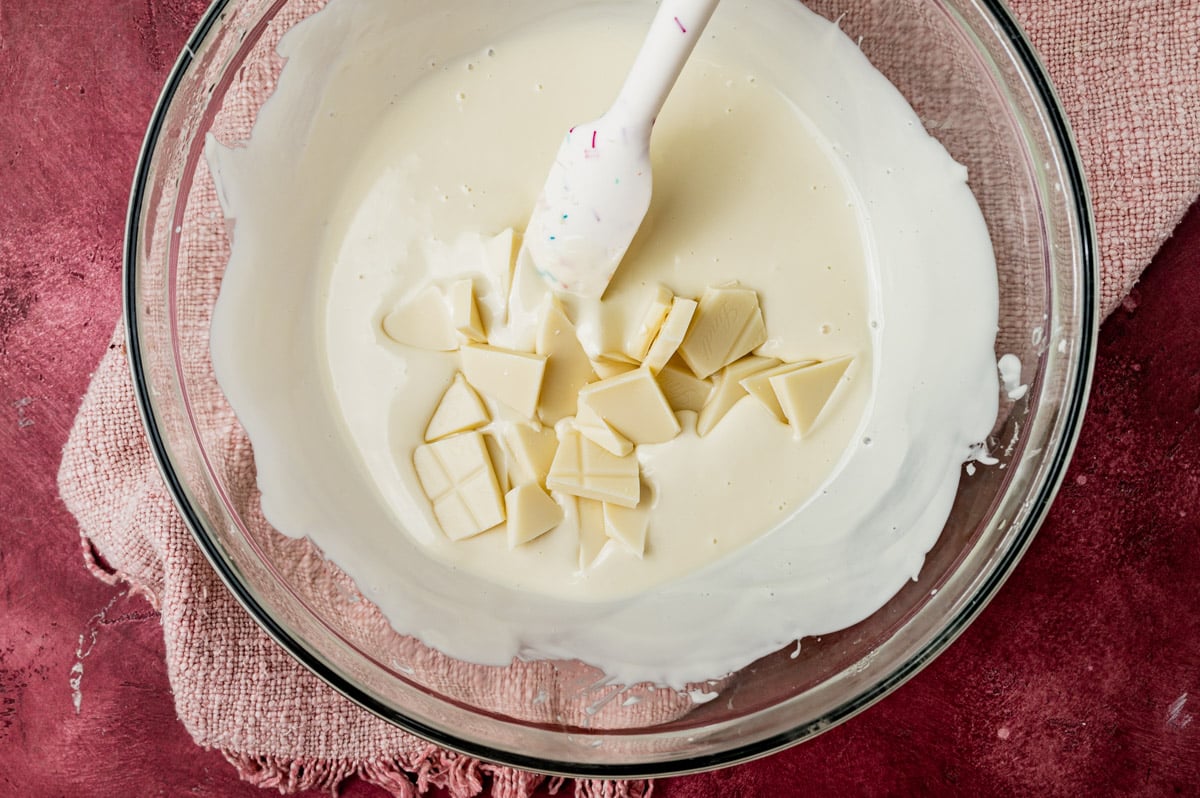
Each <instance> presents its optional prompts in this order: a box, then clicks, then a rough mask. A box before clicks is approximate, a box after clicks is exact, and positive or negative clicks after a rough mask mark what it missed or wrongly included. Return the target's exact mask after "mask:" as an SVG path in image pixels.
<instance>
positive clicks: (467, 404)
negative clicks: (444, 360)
mask: <svg viewBox="0 0 1200 798" xmlns="http://www.w3.org/2000/svg"><path fill="white" fill-rule="evenodd" d="M491 420H492V418H491V416H489V415H488V411H487V408H485V407H484V406H483V401H482V400H480V398H479V395H478V394H476V393H475V391H473V390H471V386H470V385H467V381H466V380H465V379H463V375H462V373H461V372H459V373H458V374H455V375H454V382H452V383H450V387H449V388H447V389H446V392H445V393H444V394H442V399H441V401H440V402H438V406H437V409H436V410H434V411H433V418H431V419H429V426H427V427H426V428H425V442H426V443H428V442H430V441H436V440H440V439H442V438H445V437H447V436H448V435H453V434H455V433H456V432H466V431H467V430H472V429H479V428H480V427H482V426H483V425H484V424H487V423H488V422H489V421H491Z"/></svg>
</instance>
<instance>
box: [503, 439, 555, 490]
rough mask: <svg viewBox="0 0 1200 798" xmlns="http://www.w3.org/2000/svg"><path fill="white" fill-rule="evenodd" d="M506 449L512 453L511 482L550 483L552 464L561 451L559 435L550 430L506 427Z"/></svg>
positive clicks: (510, 461)
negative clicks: (558, 450) (547, 476)
mask: <svg viewBox="0 0 1200 798" xmlns="http://www.w3.org/2000/svg"><path fill="white" fill-rule="evenodd" d="M503 438H504V446H505V448H506V449H507V450H508V454H509V456H510V459H509V461H508V462H509V479H511V480H512V482H514V483H521V482H533V483H536V484H539V485H545V484H546V475H547V474H549V473H550V463H552V462H553V461H554V452H555V451H556V450H557V449H558V436H556V435H555V434H554V430H553V429H552V428H550V427H542V428H540V429H535V428H534V427H531V426H529V425H527V424H511V425H509V426H506V427H505V428H504V433H503Z"/></svg>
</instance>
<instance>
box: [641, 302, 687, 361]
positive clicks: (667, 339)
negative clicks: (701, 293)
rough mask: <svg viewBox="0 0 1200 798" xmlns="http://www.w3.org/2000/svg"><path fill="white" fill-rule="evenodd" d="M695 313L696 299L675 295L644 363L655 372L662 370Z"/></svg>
mask: <svg viewBox="0 0 1200 798" xmlns="http://www.w3.org/2000/svg"><path fill="white" fill-rule="evenodd" d="M695 313H696V300H694V299H684V298H683V297H678V296H677V297H675V299H674V300H672V302H671V310H670V312H669V313H667V318H666V320H665V321H663V324H662V327H661V328H659V330H658V335H657V336H655V338H654V343H653V344H651V345H650V351H649V352H647V353H646V359H645V360H643V361H642V365H644V366H646V368H648V369H650V371H652V372H653V373H655V374H657V373H658V372H659V371H661V370H662V368H663V366H665V365H667V361H668V360H670V359H671V357H672V356H673V355H674V354H675V352H676V351H677V350H678V349H679V345H680V344H681V343H683V339H684V338H685V337H686V336H687V332H688V327H689V326H690V325H691V323H692V318H693V317H694V316H695Z"/></svg>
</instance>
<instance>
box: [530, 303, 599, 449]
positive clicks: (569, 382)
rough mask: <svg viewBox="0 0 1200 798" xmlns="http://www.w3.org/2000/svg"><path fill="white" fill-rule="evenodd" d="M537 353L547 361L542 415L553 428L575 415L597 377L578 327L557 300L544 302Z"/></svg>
mask: <svg viewBox="0 0 1200 798" xmlns="http://www.w3.org/2000/svg"><path fill="white" fill-rule="evenodd" d="M537 353H538V354H539V355H543V356H544V357H545V358H546V377H545V380H544V381H543V384H542V396H541V401H540V403H539V404H538V416H539V417H540V418H541V420H542V423H543V424H550V425H553V424H556V423H558V421H559V420H560V419H563V418H566V417H567V416H573V415H575V407H576V404H577V402H578V397H579V390H580V389H581V388H583V386H585V385H587V384H588V383H589V382H590V381H592V380H594V379H595V378H596V373H595V372H594V371H592V363H591V361H590V360H588V356H587V352H585V351H584V349H583V345H582V344H580V343H579V339H578V338H577V337H576V336H575V325H574V324H572V323H571V320H570V319H568V318H567V314H566V313H564V312H563V309H562V307H561V306H560V305H559V304H558V301H557V300H556V299H554V298H553V297H546V300H545V301H544V302H543V303H542V321H541V324H540V325H538V333H537Z"/></svg>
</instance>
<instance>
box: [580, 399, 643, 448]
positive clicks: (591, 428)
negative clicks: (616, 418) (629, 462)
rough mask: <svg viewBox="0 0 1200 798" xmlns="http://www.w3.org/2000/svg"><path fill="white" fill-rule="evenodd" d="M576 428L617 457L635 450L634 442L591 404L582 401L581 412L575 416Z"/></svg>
mask: <svg viewBox="0 0 1200 798" xmlns="http://www.w3.org/2000/svg"><path fill="white" fill-rule="evenodd" d="M575 428H576V429H578V430H579V432H580V434H582V435H583V437H585V438H587V439H588V440H589V441H591V442H592V443H594V444H596V445H597V446H601V447H603V448H604V449H606V450H608V451H610V452H612V453H613V454H615V455H616V456H617V457H624V456H625V455H627V454H629V453H630V452H632V451H633V443H632V442H630V440H629V439H628V438H626V437H625V436H624V435H622V434H621V433H619V432H617V431H616V430H615V429H613V428H612V426H611V425H610V424H609V423H608V422H607V421H605V420H604V419H602V418H600V416H598V415H597V414H596V411H595V410H593V409H592V408H591V406H590V405H587V404H583V403H580V405H579V413H578V414H576V416H575Z"/></svg>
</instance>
